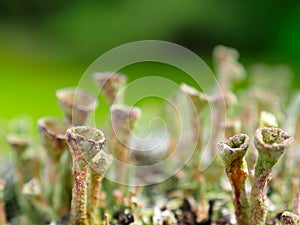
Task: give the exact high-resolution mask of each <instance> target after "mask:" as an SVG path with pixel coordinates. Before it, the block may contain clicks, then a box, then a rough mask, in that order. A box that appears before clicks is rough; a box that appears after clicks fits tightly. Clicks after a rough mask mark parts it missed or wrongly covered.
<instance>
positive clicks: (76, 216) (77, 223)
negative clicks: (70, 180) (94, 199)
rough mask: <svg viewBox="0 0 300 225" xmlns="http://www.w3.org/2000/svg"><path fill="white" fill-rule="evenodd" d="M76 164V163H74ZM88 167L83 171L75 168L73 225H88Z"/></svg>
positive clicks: (72, 209)
mask: <svg viewBox="0 0 300 225" xmlns="http://www.w3.org/2000/svg"><path fill="white" fill-rule="evenodd" d="M74 164H76V162H74ZM88 169H89V167H88V165H85V166H84V167H83V168H82V169H79V168H77V167H76V166H74V167H73V177H74V187H73V189H72V201H71V223H72V224H73V225H88V224H89V223H88V220H87V211H86V210H87V200H86V199H87V183H86V181H87V174H88Z"/></svg>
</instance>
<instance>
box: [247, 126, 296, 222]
mask: <svg viewBox="0 0 300 225" xmlns="http://www.w3.org/2000/svg"><path fill="white" fill-rule="evenodd" d="M292 141H293V138H292V137H291V136H289V135H288V134H287V133H286V132H284V131H283V130H281V129H280V128H274V127H264V128H258V129H257V130H256V132H255V136H254V145H255V148H256V149H257V151H258V160H257V163H256V166H255V175H254V181H253V186H252V190H251V210H250V212H251V214H250V215H251V222H252V224H257V225H264V224H265V223H266V218H267V212H268V207H267V204H266V198H267V196H266V191H267V185H268V183H269V182H270V180H271V177H272V169H273V167H274V165H275V164H276V163H277V162H278V160H279V159H280V158H281V156H282V155H283V153H284V152H285V150H286V149H287V147H288V146H289V145H290V144H291V143H292Z"/></svg>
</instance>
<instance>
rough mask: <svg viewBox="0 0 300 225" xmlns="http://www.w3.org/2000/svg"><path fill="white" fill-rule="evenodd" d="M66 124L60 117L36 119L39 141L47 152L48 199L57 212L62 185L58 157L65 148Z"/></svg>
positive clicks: (59, 205) (59, 208)
mask: <svg viewBox="0 0 300 225" xmlns="http://www.w3.org/2000/svg"><path fill="white" fill-rule="evenodd" d="M68 126H69V125H68V124H67V123H65V122H64V121H61V120H60V119H57V118H53V117H44V118H41V119H39V121H38V131H39V135H40V139H41V143H42V145H43V147H44V149H45V150H46V153H47V160H46V162H47V165H46V166H47V182H49V184H50V185H47V186H48V187H50V190H49V191H48V192H49V199H50V202H53V206H54V208H55V209H56V211H57V212H58V213H61V212H62V205H63V201H64V199H62V193H63V192H64V188H65V187H64V186H63V185H62V182H61V181H59V178H61V173H63V172H62V171H61V170H62V168H61V164H60V159H61V156H62V154H63V153H64V152H65V150H66V149H67V143H66V130H67V128H68Z"/></svg>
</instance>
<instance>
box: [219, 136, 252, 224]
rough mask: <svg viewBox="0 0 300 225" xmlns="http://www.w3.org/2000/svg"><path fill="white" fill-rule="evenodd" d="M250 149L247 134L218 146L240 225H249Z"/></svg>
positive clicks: (232, 138)
mask: <svg viewBox="0 0 300 225" xmlns="http://www.w3.org/2000/svg"><path fill="white" fill-rule="evenodd" d="M248 147H249V137H248V136H247V135H245V134H239V135H235V136H233V137H230V138H229V139H228V140H227V141H224V142H220V143H219V145H218V148H219V155H220V156H221V158H222V160H223V162H224V166H225V172H226V175H227V177H228V180H229V181H230V184H231V187H232V190H233V197H234V206H235V215H236V220H237V224H238V225H247V224H249V203H248V199H247V194H246V181H247V178H248V171H247V165H246V161H245V154H246V152H247V149H248Z"/></svg>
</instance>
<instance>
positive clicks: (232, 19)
mask: <svg viewBox="0 0 300 225" xmlns="http://www.w3.org/2000/svg"><path fill="white" fill-rule="evenodd" d="M144 39H159V40H165V41H171V42H175V43H177V44H180V45H183V46H185V47H187V48H189V49H190V50H192V51H194V52H195V53H197V54H198V55H199V56H200V57H202V58H203V59H204V60H205V61H206V62H207V63H208V64H209V65H211V51H212V49H213V47H214V46H215V45H217V44H224V45H228V46H232V47H235V48H237V49H238V50H239V51H240V53H241V61H242V62H243V63H244V64H245V65H246V66H247V65H250V64H252V63H254V62H266V63H268V64H278V63H280V64H282V63H283V64H287V65H290V66H291V68H292V70H293V72H294V73H295V77H294V82H293V87H294V88H297V87H300V76H297V74H300V1H299V0H290V1H279V0H275V1H274V0H273V1H271V0H265V1H259V0H252V1H238V0H228V1H220V0H187V1H179V0H164V1H160V0H152V1H145V0H139V1H137V0H115V1H109V0H97V1H96V0H86V1H79V0H73V1H69V0H52V1H39V0H1V1H0V62H1V64H0V65H1V66H0V84H1V88H0V96H1V99H2V101H1V102H2V103H1V110H0V118H1V119H10V118H13V117H15V116H17V115H24V114H25V115H27V114H28V115H31V116H32V117H33V118H34V119H37V118H39V117H41V116H45V115H54V116H59V115H61V113H60V111H59V108H58V107H57V102H56V98H55V94H54V93H55V90H57V89H59V88H63V87H69V86H76V85H77V83H78V82H79V79H80V77H81V76H82V74H83V73H84V71H85V69H86V68H87V67H88V66H89V65H90V64H91V63H92V62H93V61H94V60H95V59H96V58H97V57H98V56H100V55H101V54H102V53H104V52H106V51H108V50H110V49H112V48H114V47H117V46H118V45H120V44H124V43H127V42H131V41H137V40H144ZM126 72H127V73H128V75H129V78H130V79H134V78H136V77H138V76H140V75H141V71H140V70H134V69H132V70H131V71H130V70H127V71H126ZM148 72H149V71H148ZM147 75H148V74H147ZM173 77H175V76H173Z"/></svg>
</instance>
